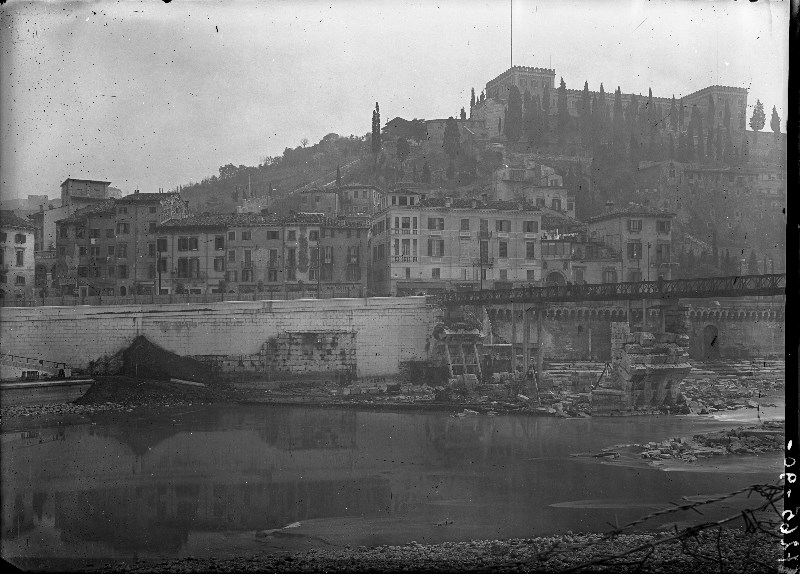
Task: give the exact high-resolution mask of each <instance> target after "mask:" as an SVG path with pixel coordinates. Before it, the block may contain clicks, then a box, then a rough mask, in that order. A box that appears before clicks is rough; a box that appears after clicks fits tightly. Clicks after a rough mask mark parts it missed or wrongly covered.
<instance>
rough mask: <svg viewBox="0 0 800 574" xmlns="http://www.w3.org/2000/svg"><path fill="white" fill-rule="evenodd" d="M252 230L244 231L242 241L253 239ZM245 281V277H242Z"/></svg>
mask: <svg viewBox="0 0 800 574" xmlns="http://www.w3.org/2000/svg"><path fill="white" fill-rule="evenodd" d="M251 237H252V231H242V241H251ZM242 281H244V277H242Z"/></svg>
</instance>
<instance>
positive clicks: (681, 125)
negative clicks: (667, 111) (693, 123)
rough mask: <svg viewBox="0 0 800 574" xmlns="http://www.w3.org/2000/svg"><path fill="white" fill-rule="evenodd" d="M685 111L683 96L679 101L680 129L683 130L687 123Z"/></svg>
mask: <svg viewBox="0 0 800 574" xmlns="http://www.w3.org/2000/svg"><path fill="white" fill-rule="evenodd" d="M685 123H686V122H685V112H684V110H683V98H681V99H680V102H679V103H678V129H679V130H681V131H683V127H684V125H685Z"/></svg>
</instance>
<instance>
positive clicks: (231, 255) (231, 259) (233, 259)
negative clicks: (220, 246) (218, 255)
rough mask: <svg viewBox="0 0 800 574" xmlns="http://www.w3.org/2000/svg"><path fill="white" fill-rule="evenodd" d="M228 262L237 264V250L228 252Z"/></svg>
mask: <svg viewBox="0 0 800 574" xmlns="http://www.w3.org/2000/svg"><path fill="white" fill-rule="evenodd" d="M228 261H229V262H230V263H235V262H236V250H235V249H231V250H229V251H228Z"/></svg>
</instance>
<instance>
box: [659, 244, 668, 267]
mask: <svg viewBox="0 0 800 574" xmlns="http://www.w3.org/2000/svg"><path fill="white" fill-rule="evenodd" d="M669 262H670V245H669V243H659V244H658V245H656V263H669Z"/></svg>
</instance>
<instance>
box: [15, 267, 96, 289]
mask: <svg viewBox="0 0 800 574" xmlns="http://www.w3.org/2000/svg"><path fill="white" fill-rule="evenodd" d="M84 269H85V267H84ZM16 283H17V285H25V277H24V276H23V275H17V279H16Z"/></svg>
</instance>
